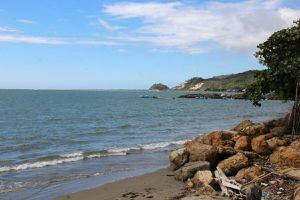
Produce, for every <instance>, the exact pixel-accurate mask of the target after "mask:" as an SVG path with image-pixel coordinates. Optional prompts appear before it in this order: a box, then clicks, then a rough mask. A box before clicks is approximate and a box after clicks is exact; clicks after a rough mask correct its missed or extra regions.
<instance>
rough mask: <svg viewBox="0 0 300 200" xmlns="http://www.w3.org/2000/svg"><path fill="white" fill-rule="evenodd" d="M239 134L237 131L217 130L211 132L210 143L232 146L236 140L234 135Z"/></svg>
mask: <svg viewBox="0 0 300 200" xmlns="http://www.w3.org/2000/svg"><path fill="white" fill-rule="evenodd" d="M236 134H237V132H235V131H215V132H212V133H210V134H209V136H208V137H209V138H210V145H212V146H215V147H217V146H232V147H233V145H234V142H233V141H232V139H233V137H234V136H235V135H236Z"/></svg>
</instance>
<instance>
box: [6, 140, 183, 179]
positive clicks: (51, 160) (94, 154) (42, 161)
mask: <svg viewBox="0 0 300 200" xmlns="http://www.w3.org/2000/svg"><path fill="white" fill-rule="evenodd" d="M186 141H187V140H179V141H172V142H159V143H150V144H143V145H138V146H136V147H131V148H112V149H108V150H100V151H87V152H82V151H79V152H74V153H67V154H62V155H53V156H47V157H42V158H39V159H38V161H36V162H29V163H23V164H20V165H16V166H3V167H0V173H2V172H9V171H21V170H26V169H34V168H42V167H48V166H55V165H59V164H64V163H70V162H76V161H80V160H84V159H93V158H101V157H108V156H126V155H127V154H128V153H133V152H137V151H153V150H160V149H164V148H167V147H170V146H173V145H182V144H184V143H185V142H186Z"/></svg>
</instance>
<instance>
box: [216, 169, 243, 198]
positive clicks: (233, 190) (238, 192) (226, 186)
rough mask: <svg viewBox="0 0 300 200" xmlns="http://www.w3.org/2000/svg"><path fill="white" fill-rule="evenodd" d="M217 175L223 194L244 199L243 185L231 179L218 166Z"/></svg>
mask: <svg viewBox="0 0 300 200" xmlns="http://www.w3.org/2000/svg"><path fill="white" fill-rule="evenodd" d="M215 176H216V178H217V181H218V182H219V185H220V188H221V190H222V195H224V196H228V197H232V198H233V199H244V198H245V194H244V192H243V191H242V189H241V188H242V185H241V184H239V183H238V182H236V181H235V180H231V179H229V178H228V177H227V176H226V175H225V174H224V172H223V171H222V170H221V169H220V168H219V167H217V170H216V171H215Z"/></svg>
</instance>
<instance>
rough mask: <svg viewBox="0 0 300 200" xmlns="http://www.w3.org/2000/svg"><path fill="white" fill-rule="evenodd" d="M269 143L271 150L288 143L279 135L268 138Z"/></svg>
mask: <svg viewBox="0 0 300 200" xmlns="http://www.w3.org/2000/svg"><path fill="white" fill-rule="evenodd" d="M267 143H268V145H269V148H270V149H271V150H275V149H277V148H278V147H280V146H284V145H286V144H287V142H286V141H284V140H281V139H279V138H278V137H273V138H271V139H268V140H267Z"/></svg>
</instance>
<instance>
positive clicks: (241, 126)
mask: <svg viewBox="0 0 300 200" xmlns="http://www.w3.org/2000/svg"><path fill="white" fill-rule="evenodd" d="M252 125H254V123H253V122H252V121H251V120H249V119H246V120H244V121H242V122H241V123H239V124H238V125H236V127H234V128H233V130H234V131H237V132H239V133H240V132H241V131H242V130H243V129H245V128H246V127H248V126H252Z"/></svg>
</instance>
